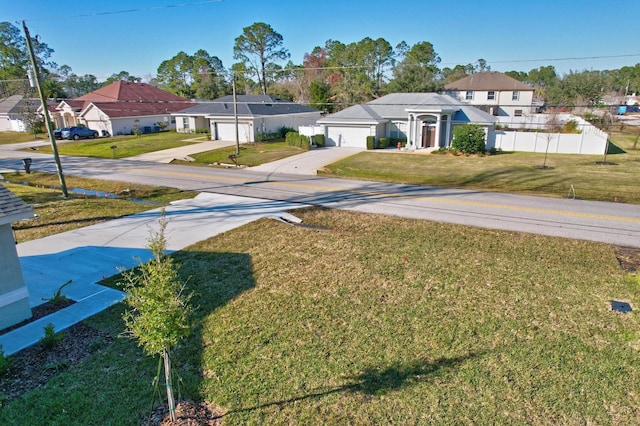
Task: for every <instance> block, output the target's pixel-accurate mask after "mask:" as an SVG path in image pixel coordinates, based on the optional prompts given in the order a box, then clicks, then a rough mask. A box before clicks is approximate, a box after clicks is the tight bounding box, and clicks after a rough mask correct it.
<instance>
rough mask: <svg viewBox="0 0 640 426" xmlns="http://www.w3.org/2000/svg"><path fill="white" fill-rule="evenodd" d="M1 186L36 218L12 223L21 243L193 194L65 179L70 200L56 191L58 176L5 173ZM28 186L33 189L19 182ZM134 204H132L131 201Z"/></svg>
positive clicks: (104, 182)
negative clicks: (85, 192) (98, 193)
mask: <svg viewBox="0 0 640 426" xmlns="http://www.w3.org/2000/svg"><path fill="white" fill-rule="evenodd" d="M3 177H4V179H5V180H6V181H8V182H13V183H7V182H3V183H2V185H4V186H6V187H7V188H9V189H10V190H11V191H12V192H13V193H14V194H16V195H17V196H18V197H20V198H22V199H23V200H24V201H25V202H26V203H28V204H30V205H31V206H32V207H33V210H34V213H35V214H36V215H38V216H37V217H36V218H32V219H25V220H20V221H17V222H14V223H13V229H14V233H15V237H16V240H17V241H18V242H24V241H29V240H33V239H36V238H42V237H46V236H47V235H52V234H57V233H60V232H65V231H69V230H72V229H76V228H80V227H83V226H88V225H93V224H96V223H99V222H104V221H106V220H111V219H115V218H117V217H120V216H126V215H129V214H134V213H139V212H142V211H146V210H149V209H151V208H154V207H161V206H163V205H166V204H168V203H169V202H171V201H174V200H180V199H185V198H192V197H194V196H195V193H193V192H185V191H180V190H178V189H174V188H164V187H152V186H146V185H138V184H128V183H119V182H110V181H102V180H96V179H86V178H79V177H74V176H66V177H65V182H66V184H67V188H69V198H67V199H64V198H63V197H62V193H61V192H60V190H59V189H52V188H57V187H59V185H60V182H59V181H58V177H57V176H56V175H52V174H45V173H31V174H24V173H8V174H7V173H5V174H3ZM23 182H25V183H29V184H30V185H32V186H27V185H23V184H21V183H23ZM73 188H81V189H85V190H93V191H101V192H106V193H110V194H114V195H117V196H118V197H120V198H95V197H87V196H84V195H78V194H74V193H72V192H71V190H72V189H73ZM134 199H135V200H136V201H133V200H134Z"/></svg>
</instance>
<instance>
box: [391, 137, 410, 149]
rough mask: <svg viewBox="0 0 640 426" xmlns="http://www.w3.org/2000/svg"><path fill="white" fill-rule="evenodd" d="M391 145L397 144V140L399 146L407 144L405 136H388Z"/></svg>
mask: <svg viewBox="0 0 640 426" xmlns="http://www.w3.org/2000/svg"><path fill="white" fill-rule="evenodd" d="M389 141H390V143H391V146H395V147H397V146H398V142H400V147H401V148H404V147H405V146H407V138H389Z"/></svg>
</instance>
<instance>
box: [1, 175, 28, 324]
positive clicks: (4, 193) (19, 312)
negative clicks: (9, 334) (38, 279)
mask: <svg viewBox="0 0 640 426" xmlns="http://www.w3.org/2000/svg"><path fill="white" fill-rule="evenodd" d="M31 217H33V209H32V208H31V207H30V206H29V205H27V204H26V203H25V202H24V201H22V200H21V199H20V198H18V197H17V196H15V195H14V194H13V193H12V192H11V191H9V190H8V189H7V188H5V187H4V186H3V185H0V253H2V256H0V271H2V280H0V330H1V329H3V328H7V327H10V326H12V325H14V324H17V323H19V322H21V321H23V320H25V319H28V318H31V308H30V307H29V292H28V291H27V287H26V286H25V284H24V278H23V276H22V269H21V267H20V260H19V259H18V252H17V251H16V241H15V239H14V236H13V229H12V228H11V223H12V222H15V221H18V220H21V219H28V218H31Z"/></svg>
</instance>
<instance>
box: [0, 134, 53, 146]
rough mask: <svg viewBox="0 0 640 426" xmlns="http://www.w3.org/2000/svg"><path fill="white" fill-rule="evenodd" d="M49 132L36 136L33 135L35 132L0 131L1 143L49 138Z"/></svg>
mask: <svg viewBox="0 0 640 426" xmlns="http://www.w3.org/2000/svg"><path fill="white" fill-rule="evenodd" d="M47 138H48V136H47V134H46V133H45V134H42V133H40V134H38V135H37V136H36V137H34V136H33V133H24V132H0V145H6V144H11V143H19V142H32V141H34V140H38V141H40V140H43V139H47Z"/></svg>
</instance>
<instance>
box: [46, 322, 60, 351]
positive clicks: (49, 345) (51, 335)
mask: <svg viewBox="0 0 640 426" xmlns="http://www.w3.org/2000/svg"><path fill="white" fill-rule="evenodd" d="M63 338H64V333H59V334H56V330H55V328H54V326H53V324H51V323H49V324H47V325H46V326H45V327H44V336H42V337H41V338H40V344H41V345H42V348H43V349H45V350H51V349H53V348H54V347H55V346H56V345H57V344H58V342H60V341H61V340H62V339H63Z"/></svg>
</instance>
